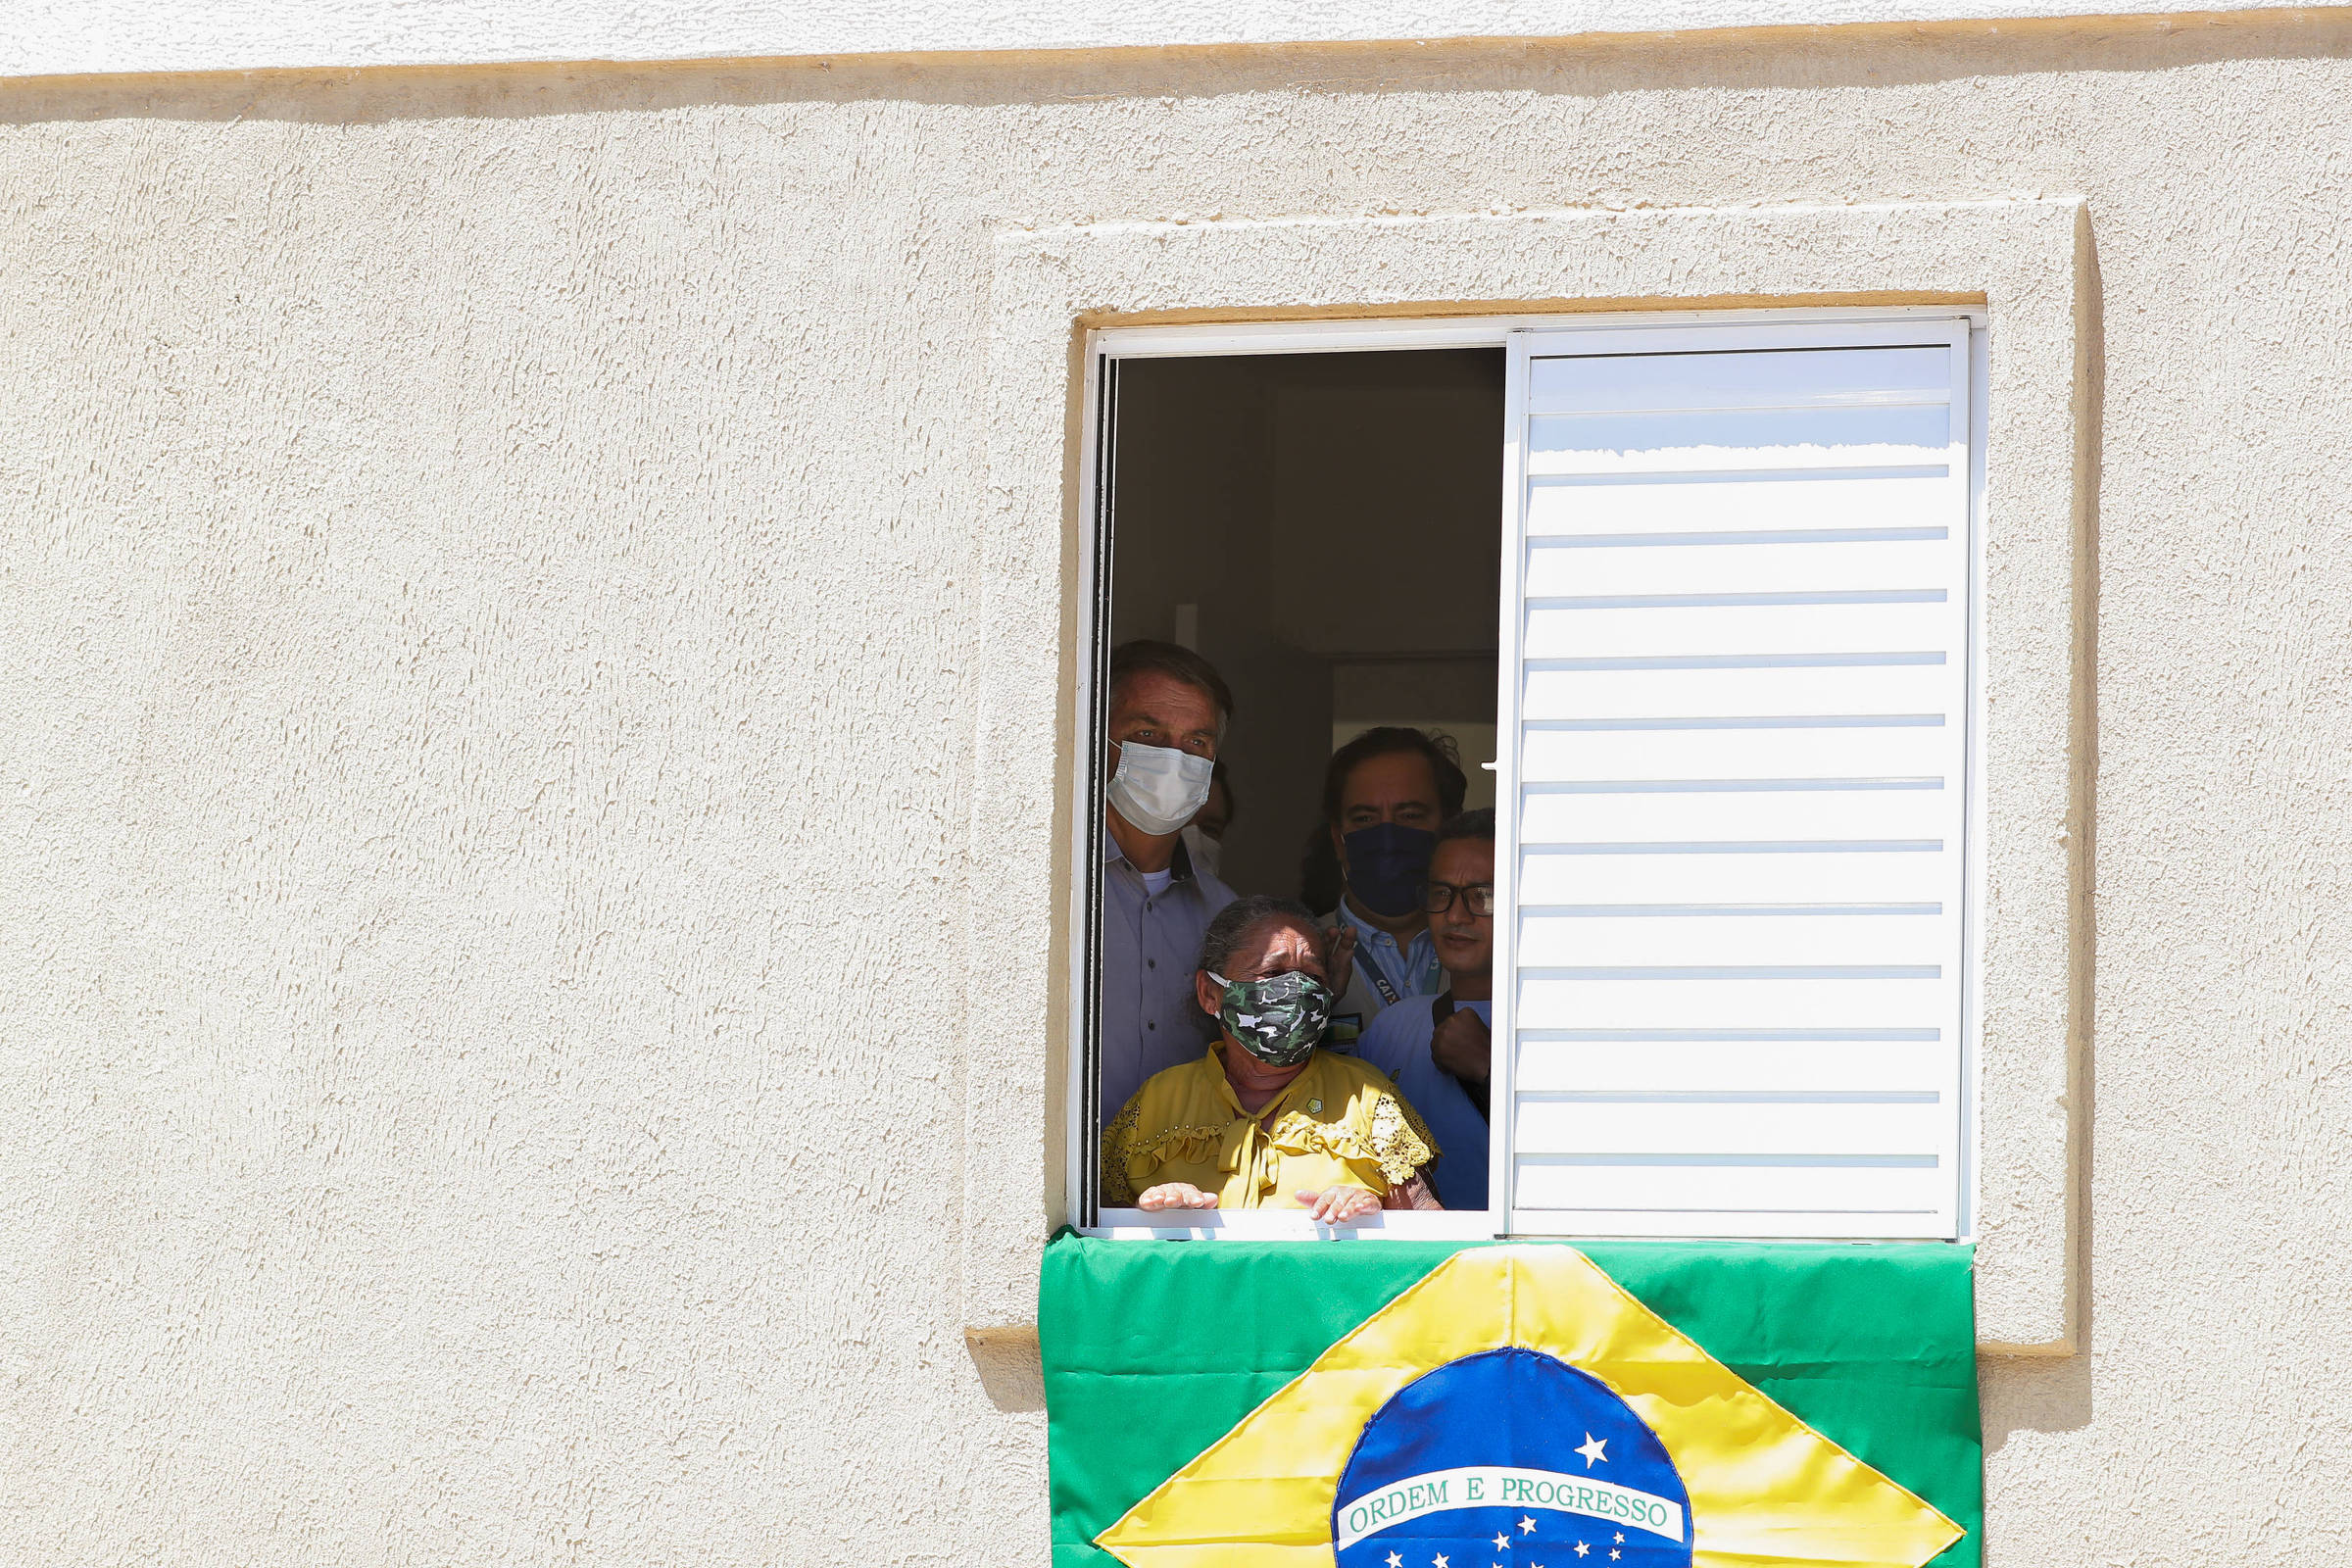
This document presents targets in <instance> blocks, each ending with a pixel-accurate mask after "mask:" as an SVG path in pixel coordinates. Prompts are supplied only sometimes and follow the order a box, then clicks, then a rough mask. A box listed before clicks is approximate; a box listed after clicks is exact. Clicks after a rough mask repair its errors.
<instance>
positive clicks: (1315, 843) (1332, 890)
mask: <svg viewBox="0 0 2352 1568" xmlns="http://www.w3.org/2000/svg"><path fill="white" fill-rule="evenodd" d="M1347 890H1348V878H1347V875H1346V873H1344V872H1343V871H1342V870H1341V869H1340V852H1339V851H1337V850H1335V849H1333V848H1332V847H1331V829H1330V828H1328V827H1326V826H1324V825H1323V824H1322V823H1320V822H1317V823H1316V824H1315V825H1314V826H1313V827H1310V828H1308V829H1307V830H1306V849H1305V851H1304V853H1302V854H1301V855H1300V856H1299V898H1300V899H1301V900H1303V901H1304V902H1305V904H1306V906H1307V907H1309V908H1314V909H1336V908H1338V907H1340V895H1341V894H1342V893H1345V892H1346V891H1347Z"/></svg>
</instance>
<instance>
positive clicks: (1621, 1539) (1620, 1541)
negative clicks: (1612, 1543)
mask: <svg viewBox="0 0 2352 1568" xmlns="http://www.w3.org/2000/svg"><path fill="white" fill-rule="evenodd" d="M1617 1544H1619V1545H1620V1546H1622V1545H1624V1544H1625V1532H1624V1531H1622V1530H1620V1531H1618V1532H1617Z"/></svg>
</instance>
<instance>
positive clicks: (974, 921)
mask: <svg viewBox="0 0 2352 1568" xmlns="http://www.w3.org/2000/svg"><path fill="white" fill-rule="evenodd" d="M2088 262H2089V224H2088V219H2087V214H2086V212H2085V210H2084V208H2083V206H2082V203H2081V202H2080V201H2075V200H2057V201H2042V200H2033V201H2023V200H2021V201H1995V202H1971V203H1954V204H1904V205H1888V206H1872V207H1835V208H1816V207H1788V208H1738V209H1723V210H1715V209H1683V210H1660V211H1640V212H1619V213H1606V212H1557V213H1521V214H1511V215H1503V216H1495V215H1476V216H1465V215H1454V216H1437V217H1422V218H1348V219H1299V220H1289V221H1248V222H1208V223H1183V224H1163V223H1111V224H1101V225H1091V226H1087V227H1081V228H1062V229H1052V230H1039V231H1028V230H1021V231H1011V232H1006V233H1004V234H1001V235H1000V236H999V237H998V239H997V242H996V246H995V256H994V271H993V276H992V278H991V288H990V296H989V320H988V327H989V358H990V395H989V404H988V407H987V409H986V420H987V423H986V436H987V440H988V446H989V475H990V495H989V506H988V509H987V512H986V515H984V516H983V517H982V518H981V519H979V526H980V527H981V528H982V530H983V532H984V535H985V546H984V552H983V578H982V581H981V582H980V583H979V585H978V591H979V592H980V593H981V594H982V595H983V596H984V599H985V611H984V614H983V617H982V623H983V624H984V625H986V626H987V627H988V628H989V641H988V643H987V644H986V645H985V646H984V647H982V648H979V649H975V650H974V662H973V667H974V669H975V670H976V671H977V672H978V674H977V676H976V680H977V684H978V688H979V690H978V693H977V700H978V702H977V706H978V719H977V722H976V725H975V743H974V744H975V747H976V751H977V756H976V758H975V767H974V770H973V777H974V778H976V779H977V780H979V788H978V791H977V798H976V799H975V801H974V803H973V816H972V837H971V845H972V860H971V864H970V866H969V870H968V875H969V885H970V886H971V887H973V888H975V889H985V890H987V895H986V898H985V900H984V901H983V900H979V899H976V900H975V903H974V907H973V908H972V911H971V914H970V919H971V929H970V931H969V938H970V942H971V948H970V950H969V951H971V952H972V953H974V954H978V953H981V952H983V951H985V952H986V953H987V954H988V955H989V957H988V961H987V962H985V963H976V964H974V965H972V966H971V968H970V970H969V972H970V973H971V974H972V976H973V980H972V985H973V994H972V995H971V996H969V997H967V998H966V999H965V1009H966V1016H970V1017H985V1018H986V1019H987V1020H988V1022H987V1026H986V1027H985V1028H984V1029H977V1030H974V1031H973V1032H972V1034H971V1036H970V1037H969V1038H971V1039H972V1040H973V1042H974V1048H973V1049H972V1051H971V1052H970V1054H968V1055H967V1057H966V1059H965V1060H964V1061H963V1063H962V1064H961V1080H962V1085H963V1088H964V1091H965V1095H966V1109H965V1122H964V1134H963V1159H962V1168H963V1172H964V1177H963V1220H964V1224H963V1242H962V1258H961V1280H960V1290H961V1293H962V1299H963V1317H964V1321H965V1323H966V1325H967V1326H968V1328H969V1329H970V1330H972V1331H973V1332H975V1333H979V1334H987V1333H989V1332H991V1331H1002V1330H1011V1329H1018V1328H1021V1327H1023V1326H1026V1325H1029V1324H1033V1323H1034V1321H1035V1312H1036V1290H1037V1265H1038V1257H1039V1253H1040V1250H1042V1247H1043V1245H1044V1242H1045V1239H1046V1237H1047V1235H1048V1234H1049V1233H1050V1230H1051V1228H1052V1227H1053V1226H1054V1224H1055V1223H1058V1219H1059V1216H1060V1215H1062V1214H1063V1213H1064V1212H1065V1211H1066V1206H1067V1205H1066V1195H1065V1194H1064V1192H1063V1190H1062V1189H1063V1185H1064V1176H1063V1168H1064V1150H1063V1147H1062V1146H1063V1137H1062V1133H1061V1128H1062V1125H1063V1113H1064V1106H1063V1103H1062V1100H1063V1091H1062V1085H1063V1084H1064V1083H1065V1082H1066V1081H1067V1076H1068V1074H1067V1070H1066V1067H1067V1052H1068V1049H1069V1045H1070V1042H1069V1039H1068V1029H1067V1024H1066V1020H1067V1017H1068V1013H1069V1005H1068V999H1069V996H1070V994H1071V985H1072V979H1073V977H1072V976H1071V974H1070V973H1069V972H1068V971H1069V962H1068V958H1067V954H1068V953H1069V951H1070V942H1069V935H1070V932H1069V928H1068V926H1069V909H1070V907H1071V906H1070V895H1069V887H1070V881H1069V877H1070V874H1071V871H1072V866H1071V864H1070V856H1069V850H1068V843H1069V840H1070V834H1069V831H1068V827H1069V821H1070V815H1069V813H1070V811H1071V809H1072V791H1071V788H1070V785H1069V782H1068V780H1069V779H1070V778H1071V777H1072V776H1073V767H1072V763H1073V760H1074V759H1073V746H1074V745H1075V744H1076V741H1075V737H1078V736H1081V735H1083V734H1084V733H1085V726H1084V724H1083V723H1082V721H1081V714H1080V710H1079V700H1080V697H1081V694H1080V693H1079V692H1078V691H1077V690H1076V673H1077V670H1078V657H1077V646H1076V641H1077V626H1078V613H1077V607H1078V605H1079V604H1080V601H1081V596H1082V595H1083V594H1084V593H1086V592H1087V591H1088V589H1089V585H1088V584H1087V583H1086V582H1084V581H1082V580H1081V567H1082V554H1083V552H1082V547H1081V541H1082V539H1083V538H1084V536H1085V530H1086V528H1087V526H1088V525H1087V520H1086V519H1085V518H1084V517H1082V515H1081V514H1082V511H1083V489H1084V486H1083V483H1082V473H1081V468H1082V453H1081V451H1080V448H1081V445H1082V442H1081V439H1080V436H1081V432H1082V431H1083V430H1084V428H1085V418H1084V404H1083V394H1084V391H1085V381H1086V368H1087V361H1086V354H1085V338H1086V332H1087V330H1088V329H1089V328H1092V327H1099V326H1111V325H1130V324H1142V323H1147V322H1152V321H1166V322H1175V321H1201V320H1224V321H1243V320H1284V319H1290V320H1304V319H1329V318H1333V317H1358V318H1360V317H1367V316H1376V317H1383V318H1416V317H1443V316H1459V315H1480V316H1495V315H1541V314H1549V313H1553V312H1569V311H1576V312H1585V311H1683V310H1691V309H1694V308H1695V309H1709V310H1717V309H1756V308H1787V307H1798V306H1872V305H1899V304H1941V305H1965V306H1971V307H1978V308H1981V309H1982V310H1983V311H1984V313H1985V318H1986V319H1987V320H1988V322H1989V329H1988V332H1987V341H1986V363H1985V372H1984V373H1985V379H1984V391H1985V404H1986V410H1987V413H1986V419H1985V425H1986V429H1985V470H1986V482H1985V512H1984V517H1983V521H1982V526H1983V530H1984V545H1983V556H1984V572H1985V582H1984V592H1983V604H1984V607H1985V609H1984V630H1983V638H1984V640H1983V648H1984V658H1985V675H1984V681H1983V689H1984V693H1985V696H1984V702H1985V714H1984V730H1983V735H1984V741H1983V746H1982V748H1981V752H1980V755H1981V757H1982V759H1983V761H1982V766H1983V769H1984V777H1983V781H1982V786H1983V787H1982V790H1981V792H1980V795H1979V799H1980V800H1982V801H1983V803H1984V806H1983V817H1982V820H1983V822H1984V831H1985V853H1984V856H1983V858H1982V863H1983V865H1984V867H1985V871H1984V876H1985V887H1984V890H1983V897H1982V900H1981V902H1980V906H1979V907H1980V908H1981V909H1982V910H1983V912H1984V918H1983V925H1984V929H1983V936H1982V943H1981V951H1982V965H1983V967H1982V978H1981V988H1980V996H1979V1006H1978V1013H1979V1016H1980V1017H1981V1019H1982V1035H1981V1041H1980V1045H1979V1052H1978V1064H1979V1073H1980V1083H1979V1086H1978V1094H1977V1097H1976V1105H1977V1107H1978V1113H1979V1114H1978V1119H1977V1125H1976V1127H1975V1129H1974V1133H1975V1147H1976V1170H1977V1191H1976V1203H1975V1214H1976V1225H1975V1234H1976V1239H1977V1242H1978V1269H1977V1311H1978V1336H1979V1344H1980V1348H1984V1349H1985V1350H1988V1351H1993V1352H2003V1353H2037V1354H2053V1353H2056V1354H2063V1353H2067V1352H2069V1351H2071V1350H2072V1348H2073V1343H2074V1336H2075V1324H2076V1298H2077V1293H2078V1281H2077V1277H2076V1275H2077V1267H2078V1265H2077V1247H2076V1238H2077V1233H2078V1229H2079V1226H2078V1190H2077V1189H2078V1173H2077V1170H2076V1148H2077V1143H2078V1139H2077V1130H2076V1125H2075V1120H2076V1114H2075V1112H2076V1107H2075V1089H2076V1082H2077V1076H2078V1075H2077V1061H2078V1055H2079V1053H2078V1049H2077V1034H2078V1031H2079V1030H2080V1029H2081V1027H2082V1016H2081V1002H2082V997H2083V996H2085V995H2086V993H2087V982H2088V975H2087V972H2086V964H2087V961H2088V954H2089V944H2088V941H2087V919H2088V914H2087V876H2086V872H2085V869H2084V867H2085V865H2086V851H2087V844H2086V833H2085V831H2084V829H2085V827H2086V825H2087V824H2086V819H2085V813H2086V811H2087V808H2088V780H2089V776H2090V763H2091V758H2090V747H2089V729H2088V721H2089V711H2090V692H2089V668H2088V664H2087V654H2088V650H2089V648H2090V615H2091V612H2092V604H2091V600H2090V583H2091V581H2092V579H2091V575H2090V570H2089V567H2090V549H2091V527H2092V520H2093V519H2092V516H2091V510H2090V506H2091V496H2092V493H2093V480H2094V474H2093V471H2092V468H2091V453H2092V451H2093V447H2092V441H2091V433H2090V426H2089V411H2090V410H2091V409H2092V408H2093V407H2094V394H2095V385H2094V381H2093V371H2094V367H2095V363H2096V357H2095V344H2096V341H2097V323H2096V321H2095V319H2093V310H2094V299H2095V294H2094V291H2093V289H2092V287H2091V284H2090V268H2089V265H2088ZM984 945H985V946H984ZM983 988H984V989H983Z"/></svg>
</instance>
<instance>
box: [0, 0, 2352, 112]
mask: <svg viewBox="0 0 2352 1568" xmlns="http://www.w3.org/2000/svg"><path fill="white" fill-rule="evenodd" d="M2347 58H2352V24H2347V23H2346V22H2345V21H2344V20H2343V19H2342V13H2341V12H2337V11H2328V10H2315V11H2307V12H2293V13H2287V14H2284V15H2260V14H2248V13H2240V14H2236V15H2210V14H2209V15H2199V16H2197V17H2195V18H2193V19H2167V18H2106V19H2101V20H2100V21H2098V22H2095V23H2092V22H2085V21H2082V20H2079V19H2073V18H2057V19H2051V20H2046V21H2004V22H2001V23H1998V24H1997V25H1996V24H1991V23H1979V22H1967V23H1946V24H1930V25H1916V24H1908V23H1905V24H1891V23H1890V24H1886V25H1854V26H1845V27H1840V28H1838V32H1837V42H1836V44H1835V45H1834V46H1829V47H1825V46H1824V44H1823V42H1822V41H1821V38H1820V34H1819V29H1817V28H1811V27H1751V28H1734V29H1726V30H1723V31H1718V32H1687V33H1681V34H1678V35H1676V36H1674V37H1672V38H1668V39H1661V38H1657V37H1650V36H1640V35H1634V36H1628V35H1616V36H1605V37H1595V38H1590V39H1582V40H1569V41H1565V42H1561V41H1545V42H1531V43H1521V42H1495V41H1485V40H1482V41H1476V42H1463V43H1439V44H1397V43H1371V44H1315V45H1298V44H1292V45H1233V46H1218V47H1213V48H1209V47H1201V48H1173V49H1125V50H1105V51H1006V52H1005V53H1002V54H987V55H968V54H909V55H868V56H852V57H848V58H844V59H839V60H836V59H827V58H809V57H800V58H791V59H781V60H772V61H765V62H759V63H753V64H745V63H742V62H729V63H726V64H723V65H713V64H711V63H709V62H703V61H695V62H686V63H681V64H677V65H622V64H611V63H598V62H578V63H572V64H563V65H534V64H527V63H524V64H514V65H494V66H434V67H377V68H371V69H368V70H366V71H351V70H333V71H302V70H294V71H257V72H206V73H189V74H187V75H182V76H170V77H160V78H159V77H154V76H49V77H35V78H31V79H29V80H25V81H22V82H11V83H5V84H0V123H11V124H32V123H40V122H44V121H75V120H188V121H227V122H267V121H286V122H294V123H313V124H364V123H376V122H388V121H401V120H441V119H450V118H460V117H462V118H467V119H499V118H529V117H536V116H545V115H589V114H614V113H638V114H646V113H659V112H661V111H663V110H669V109H677V108H685V107H694V106H708V105H739V106H744V107H754V106H758V105H761V104H785V103H857V102H891V101H896V102H903V103H909V104H941V105H950V106H958V107H960V106H984V105H991V104H1043V103H1055V102H1066V101H1076V100H1086V99H1106V98H1107V99H1117V98H1136V99H1147V98H1163V97H1165V98H1190V97H1201V98H1206V97H1218V96H1225V95H1229V94H1248V93H1252V92H1265V91H1280V90H1284V89H1288V88H1299V89H1304V90H1307V91H1312V92H1315V93H1319V94H1346V93H1351V92H1361V93H1365V94H1394V93H1398V92H1446V91H1457V92H1492V93H1509V94H1538V95H1546V96H1562V97H1599V96H1603V95H1606V94H1611V93H1620V92H1656V91H1673V90H1676V89H1680V88H1707V89H1711V90H1715V91H1726V90H1740V89H1752V88H1796V89H1819V88H1838V87H1885V86H1903V85H1916V84H1922V83H1933V82H1940V81H1953V80H1967V79H1971V78H1985V77H2001V76H2016V75H2045V74H2056V73H2068V72H2085V71H2103V72H2158V71H2171V70H2179V69H2181V68H2185V67H2194V66H2200V65H2209V64H2213V63H2216V62H2223V61H2232V60H2260V59H2330V60H2332V59H2347Z"/></svg>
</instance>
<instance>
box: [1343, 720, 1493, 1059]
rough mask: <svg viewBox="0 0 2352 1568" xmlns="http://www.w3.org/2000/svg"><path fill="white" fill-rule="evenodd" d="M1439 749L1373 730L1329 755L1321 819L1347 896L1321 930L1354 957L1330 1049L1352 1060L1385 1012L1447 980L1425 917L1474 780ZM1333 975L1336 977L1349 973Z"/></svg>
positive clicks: (1413, 736) (1395, 729)
mask: <svg viewBox="0 0 2352 1568" xmlns="http://www.w3.org/2000/svg"><path fill="white" fill-rule="evenodd" d="M1451 744H1452V743H1451V742H1449V741H1446V742H1442V741H1440V740H1438V739H1436V738H1434V737H1432V736H1430V735H1427V734H1424V733H1423V732H1422V731H1420V730H1417V729H1406V728H1404V727H1402V726H1400V725H1384V726H1382V727H1380V728H1378V729H1369V730H1366V731H1364V733H1362V734H1361V735H1358V736H1357V737H1356V738H1355V739H1353V740H1351V741H1349V742H1348V744H1347V745H1345V746H1343V747H1341V748H1340V749H1339V750H1338V751H1337V752H1335V753H1333V754H1332V759H1331V764H1330V766H1329V767H1327V768H1326V769H1325V770H1324V774H1323V815H1324V819H1325V821H1326V824H1327V826H1328V828H1329V830H1330V833H1331V844H1332V848H1333V850H1335V851H1336V852H1337V853H1338V855H1339V858H1340V870H1341V875H1342V877H1343V879H1344V885H1345V888H1346V891H1345V892H1344V893H1343V894H1342V896H1341V898H1340V906H1339V907H1338V908H1337V909H1335V910H1333V911H1332V912H1331V913H1330V914H1329V915H1327V916H1325V917H1324V920H1323V924H1324V925H1325V926H1326V927H1328V928H1330V929H1332V930H1334V931H1336V932H1338V933H1339V939H1340V944H1341V947H1340V952H1341V953H1342V955H1343V956H1345V955H1347V954H1348V953H1352V955H1353V960H1354V968H1353V973H1352V976H1351V977H1350V979H1349V980H1348V985H1347V986H1346V988H1345V990H1344V991H1343V992H1342V994H1341V996H1340V1000H1339V1004H1338V1005H1337V1006H1336V1007H1335V1008H1334V1009H1333V1011H1332V1020H1331V1021H1332V1028H1331V1036H1330V1038H1329V1040H1328V1041H1327V1042H1326V1044H1327V1045H1328V1046H1329V1047H1330V1049H1332V1050H1334V1051H1339V1052H1351V1051H1354V1050H1355V1049H1356V1042H1357V1040H1358V1038H1359V1037H1360V1035H1361V1033H1362V1031H1363V1030H1364V1029H1365V1028H1367V1027H1369V1026H1370V1024H1371V1022H1372V1020H1373V1019H1374V1018H1376V1017H1378V1016H1379V1015H1380V1012H1381V1010H1382V1009H1383V1008H1385V1007H1390V1006H1394V1005H1396V1004H1397V1003H1400V1002H1404V1001H1407V1000H1410V999H1412V998H1415V997H1427V996H1434V995H1435V994H1436V993H1437V992H1438V991H1440V990H1441V989H1443V988H1444V986H1445V983H1446V977H1445V974H1444V973H1443V971H1442V970H1441V969H1440V968H1439V965H1438V954H1437V948H1436V946H1435V945H1434V944H1433V943H1432V941H1431V939H1430V933H1429V922H1428V919H1427V917H1426V916H1425V915H1424V913H1423V912H1422V908H1421V878H1422V876H1423V874H1424V873H1425V872H1426V871H1427V870H1428V867H1429V855H1430V848H1431V846H1432V845H1433V844H1435V843H1436V841H1437V840H1436V831H1435V830H1436V828H1437V826H1438V824H1439V823H1441V822H1443V821H1445V820H1446V818H1447V817H1448V816H1451V815H1452V814H1453V813H1454V812H1456V811H1458V810H1460V809H1462V793H1463V791H1464V790H1465V789H1466V788H1467V787H1468V781H1467V780H1466V779H1465V778H1464V777H1463V776H1462V769H1461V766H1460V764H1459V763H1457V762H1456V761H1455V760H1454V759H1453V758H1451V757H1450V756H1448V755H1447V753H1446V748H1447V747H1448V746H1450V745H1451ZM1345 972H1346V971H1345V970H1342V969H1340V968H1338V967H1337V966H1335V967H1334V974H1335V975H1337V974H1340V973H1345Z"/></svg>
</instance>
